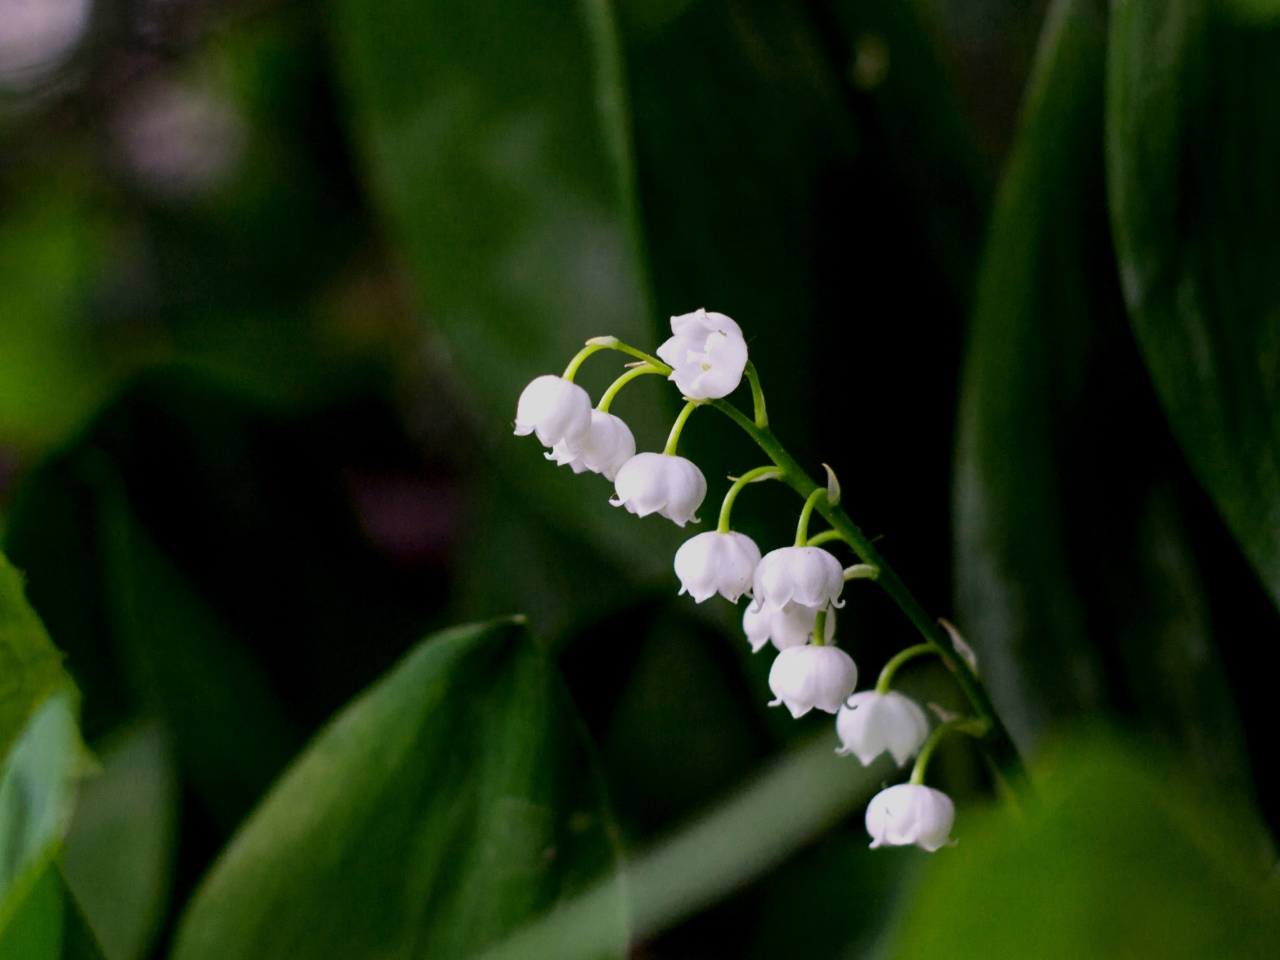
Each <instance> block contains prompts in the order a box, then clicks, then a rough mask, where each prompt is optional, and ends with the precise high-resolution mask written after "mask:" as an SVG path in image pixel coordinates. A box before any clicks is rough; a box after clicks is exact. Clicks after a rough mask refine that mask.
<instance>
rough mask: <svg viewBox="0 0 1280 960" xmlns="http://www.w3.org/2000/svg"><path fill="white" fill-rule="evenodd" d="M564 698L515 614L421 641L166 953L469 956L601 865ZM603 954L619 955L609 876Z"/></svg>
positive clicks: (230, 959)
mask: <svg viewBox="0 0 1280 960" xmlns="http://www.w3.org/2000/svg"><path fill="white" fill-rule="evenodd" d="M612 830H613V828H612V826H611V823H610V819H609V815H608V812H607V810H606V808H605V804H604V799H603V795H602V789H601V785H600V782H599V780H598V779H597V774H596V772H595V770H594V768H593V765H592V760H591V758H590V756H589V750H588V747H587V745H586V743H585V741H584V739H583V734H582V731H581V729H580V727H579V725H578V720H577V718H576V715H575V712H574V710H573V707H572V704H571V703H570V702H569V700H568V698H567V695H566V694H565V692H564V691H563V689H562V687H561V683H560V681H559V679H558V677H557V675H556V674H555V671H554V670H553V668H552V667H551V666H550V665H549V664H548V663H547V661H546V660H545V658H544V657H543V655H542V654H541V653H539V652H538V651H537V650H536V648H535V647H534V645H533V644H532V642H531V641H530V639H529V636H528V632H527V630H526V629H525V627H524V626H523V624H522V623H517V622H514V621H497V622H491V623H488V624H481V625H477V626H470V627H462V628H458V629H455V630H450V631H447V632H445V633H443V634H440V635H438V636H436V637H433V638H430V639H428V640H426V641H424V642H423V643H422V644H421V645H420V646H419V647H417V648H416V649H415V650H414V651H413V652H412V653H410V654H409V655H408V657H407V658H406V659H405V660H404V661H402V662H401V664H400V665H399V666H397V667H396V668H395V669H394V670H393V671H392V672H391V673H390V674H389V675H388V676H387V677H386V678H384V679H383V680H382V681H380V682H379V683H378V684H377V685H375V686H374V687H373V688H372V689H371V690H369V691H368V692H367V693H365V694H364V695H363V696H361V697H360V698H359V699H357V700H356V701H355V702H354V703H353V704H351V705H350V706H349V707H348V708H347V709H346V710H345V711H343V713H342V714H340V715H339V716H338V717H337V718H336V719H335V720H334V721H333V723H331V724H330V725H329V727H328V728H326V729H325V730H324V731H323V732H322V733H321V734H320V735H319V736H318V738H317V739H316V741H315V742H314V743H313V744H312V745H311V746H310V747H309V748H308V749H307V751H306V752H305V753H304V754H303V755H302V756H301V757H300V758H299V759H298V760H297V761H296V762H295V763H294V764H293V766H292V767H291V768H290V769H289V770H288V771H287V772H286V773H285V774H284V776H283V778H282V779H281V781H280V782H279V783H278V784H277V786H276V787H275V789H274V790H273V791H272V792H271V793H270V794H269V795H268V796H267V798H266V799H265V800H264V801H263V803H262V805H261V806H260V807H259V808H258V810H257V811H256V812H255V813H254V815H253V816H252V817H251V818H250V820H249V821H248V822H247V823H246V824H245V826H244V827H243V829H242V830H241V831H240V832H239V834H238V835H237V836H236V837H235V839H233V841H232V842H231V844H230V846H229V847H228V848H227V850H226V852H225V853H224V855H223V856H222V858H221V859H220V860H219V861H218V863H217V864H216V865H215V866H214V868H213V870H212V872H211V873H210V875H209V876H208V878H207V879H206V880H205V882H204V884H203V885H202V887H201V888H200V890H199V892H198V893H197V895H196V896H195V898H194V900H193V902H192V904H191V906H190V908H189V909H188V911H187V914H186V916H185V919H184V921H183V923H182V926H181V929H180V931H179V934H178V938H177V941H176V946H175V950H174V957H175V960H202V958H215V957H216V958H218V960H235V958H239V957H243V958H246V960H247V958H254V960H271V958H276V957H279V958H285V957H288V958H291V960H310V958H330V957H332V958H335V960H336V958H339V957H341V958H352V960H358V958H360V957H385V956H389V955H390V956H402V957H423V958H425V957H432V958H446V957H467V956H471V955H473V954H474V953H476V952H478V951H479V950H480V949H482V948H483V947H485V946H487V945H489V944H491V943H493V942H495V941H497V940H499V939H501V937H502V936H503V935H504V934H505V933H507V932H509V931H511V930H512V929H513V928H515V927H517V926H519V925H520V924H522V923H523V922H526V921H527V920H528V919H529V918H531V917H532V916H535V915H537V914H539V913H541V912H542V911H544V910H547V909H549V908H552V907H553V906H554V905H555V904H556V903H557V902H559V901H560V900H561V899H562V898H564V897H566V896H568V895H570V894H572V893H574V892H576V891H578V890H581V889H583V888H584V887H585V886H586V885H587V884H588V883H590V882H591V881H594V880H597V879H599V878H600V877H601V876H606V877H607V876H609V875H610V874H611V872H612V871H614V870H616V868H617V865H616V860H615V857H616V854H615V850H614V846H613V833H612ZM609 889H610V890H611V892H610V893H609V894H608V897H607V900H608V903H607V905H606V906H607V911H608V912H607V913H606V915H605V916H604V918H603V921H602V922H603V930H604V931H605V933H606V934H607V936H606V939H605V940H604V942H603V944H602V949H601V953H599V954H597V955H598V956H602V957H609V956H613V957H620V956H622V955H623V953H624V951H625V943H626V923H625V916H624V913H623V903H622V900H621V896H622V891H621V888H620V887H619V886H618V885H617V883H616V881H615V882H613V884H612V885H611V886H610V887H609Z"/></svg>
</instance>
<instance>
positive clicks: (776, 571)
mask: <svg viewBox="0 0 1280 960" xmlns="http://www.w3.org/2000/svg"><path fill="white" fill-rule="evenodd" d="M842 590H844V567H842V566H840V561H839V560H837V559H836V558H835V557H834V556H832V555H831V554H830V553H828V552H827V551H826V550H823V549H822V548H821V547H783V548H782V549H780V550H772V551H770V552H769V553H767V554H765V557H764V559H763V560H761V561H760V566H758V567H756V575H755V598H756V602H757V603H762V604H764V606H766V607H768V608H769V609H772V610H781V609H782V608H783V607H785V606H786V605H787V604H788V603H792V602H795V603H798V604H800V605H802V606H805V607H812V608H813V609H815V610H817V609H820V608H821V607H825V606H826V605H827V604H831V605H832V606H836V607H841V606H844V604H842V603H840V602H839V600H840V592H841V591H842Z"/></svg>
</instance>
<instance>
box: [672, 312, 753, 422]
mask: <svg viewBox="0 0 1280 960" xmlns="http://www.w3.org/2000/svg"><path fill="white" fill-rule="evenodd" d="M671 332H672V333H673V334H675V335H674V336H673V337H671V338H670V339H668V340H667V341H666V342H664V343H663V344H662V346H660V347H658V356H659V357H661V358H662V359H663V360H665V361H666V362H667V363H668V364H669V365H670V366H671V376H670V377H669V378H668V379H671V380H674V381H675V382H676V386H678V387H679V388H680V392H681V393H683V394H684V395H685V396H686V397H688V398H689V399H691V400H716V399H719V398H720V397H727V396H728V395H729V394H731V393H733V391H734V390H736V389H738V384H739V383H741V382H742V372H743V370H745V369H746V366H747V341H746V339H745V338H744V337H743V336H742V330H741V328H740V327H739V326H738V325H737V324H736V323H734V322H733V321H732V320H731V319H729V318H728V317H726V316H725V315H724V314H723V313H708V312H707V311H706V310H701V309H700V310H695V311H693V313H685V314H682V315H680V316H678V317H672V318H671Z"/></svg>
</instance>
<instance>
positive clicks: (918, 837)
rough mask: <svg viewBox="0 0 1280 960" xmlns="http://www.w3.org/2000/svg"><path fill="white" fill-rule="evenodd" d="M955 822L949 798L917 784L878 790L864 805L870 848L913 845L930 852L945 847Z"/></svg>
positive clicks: (954, 812)
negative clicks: (865, 806)
mask: <svg viewBox="0 0 1280 960" xmlns="http://www.w3.org/2000/svg"><path fill="white" fill-rule="evenodd" d="M955 819H956V805H955V804H954V803H952V802H951V798H950V797H948V796H947V795H946V794H945V793H943V792H942V791H941V790H935V789H933V787H926V786H925V785H924V784H920V783H900V784H898V785H897V786H894V787H890V788H889V789H887V790H881V791H880V792H879V793H877V794H876V795H875V796H874V797H872V798H871V803H869V804H868V805H867V833H869V834H871V846H872V847H885V846H888V847H905V846H909V845H911V844H913V843H914V844H915V845H916V846H917V847H920V848H922V849H924V850H928V851H929V852H930V853H933V852H934V851H935V850H938V849H940V848H942V847H945V846H946V845H947V844H948V842H949V838H950V836H951V825H952V824H953V823H955Z"/></svg>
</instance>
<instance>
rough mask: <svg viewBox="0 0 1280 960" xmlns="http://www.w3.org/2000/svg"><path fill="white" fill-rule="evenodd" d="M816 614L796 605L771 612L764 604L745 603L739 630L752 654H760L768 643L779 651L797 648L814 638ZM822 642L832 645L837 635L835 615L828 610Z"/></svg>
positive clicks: (789, 605) (810, 608) (816, 612)
mask: <svg viewBox="0 0 1280 960" xmlns="http://www.w3.org/2000/svg"><path fill="white" fill-rule="evenodd" d="M817 619H818V611H817V610H815V609H813V608H812V607H806V606H802V605H801V604H798V603H788V604H787V605H786V606H785V607H783V608H782V609H781V610H771V609H769V608H768V607H766V606H765V605H764V604H762V603H759V602H755V603H749V604H747V610H746V612H745V613H744V614H743V615H742V629H743V631H744V632H745V633H746V635H747V640H749V641H750V642H751V652H752V653H759V652H760V651H761V649H763V648H764V645H765V644H766V643H768V642H769V641H770V640H772V641H773V645H774V646H775V647H777V648H778V649H779V650H786V649H787V648H788V647H798V646H800V645H802V644H805V643H808V642H809V641H810V640H811V639H812V638H813V628H814V626H815V625H816V624H815V621H816V620H817ZM823 632H824V636H823V638H822V639H823V640H824V641H826V642H827V643H830V642H831V638H832V637H834V636H835V633H836V618H835V614H834V613H833V612H832V611H830V610H828V611H827V625H826V629H825V630H824V631H823Z"/></svg>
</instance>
